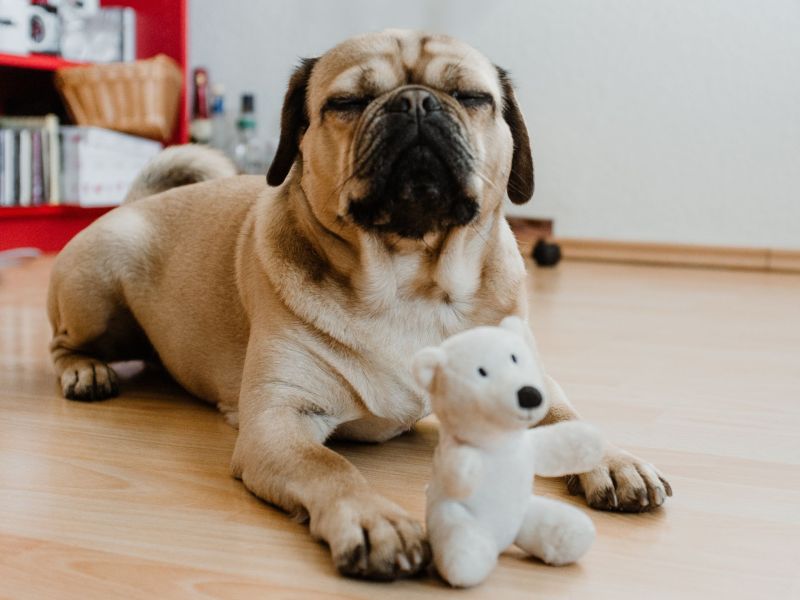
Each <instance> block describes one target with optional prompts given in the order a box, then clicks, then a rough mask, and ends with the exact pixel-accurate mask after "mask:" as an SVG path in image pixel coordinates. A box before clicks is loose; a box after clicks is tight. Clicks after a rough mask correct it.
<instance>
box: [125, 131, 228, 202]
mask: <svg viewBox="0 0 800 600" xmlns="http://www.w3.org/2000/svg"><path fill="white" fill-rule="evenodd" d="M234 175H236V167H235V166H234V164H233V162H232V161H231V160H230V159H229V158H228V157H227V156H225V155H224V154H222V152H219V151H218V150H213V149H212V148H209V147H207V146H198V145H196V144H186V145H184V146H172V147H170V148H167V149H166V150H164V151H163V152H161V153H160V154H159V155H158V156H156V157H155V158H154V159H153V160H151V161H150V162H149V163H147V165H145V167H144V169H142V172H141V173H139V175H137V176H136V179H135V180H134V181H133V184H132V185H131V189H130V190H129V191H128V195H127V196H125V202H132V201H134V200H138V199H139V198H144V197H145V196H152V195H153V194H158V193H159V192H164V191H166V190H169V189H171V188H174V187H178V186H181V185H189V184H190V183H199V182H201V181H208V180H210V179H219V178H221V177H232V176H234Z"/></svg>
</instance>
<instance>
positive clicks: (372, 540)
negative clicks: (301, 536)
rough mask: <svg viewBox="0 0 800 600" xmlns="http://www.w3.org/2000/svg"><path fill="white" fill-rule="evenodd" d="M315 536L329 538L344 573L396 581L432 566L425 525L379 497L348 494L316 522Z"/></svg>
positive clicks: (334, 503) (333, 554)
mask: <svg viewBox="0 0 800 600" xmlns="http://www.w3.org/2000/svg"><path fill="white" fill-rule="evenodd" d="M311 532H312V534H313V535H314V536H315V537H318V538H320V539H323V540H325V541H326V542H327V543H328V545H329V546H330V549H331V554H332V556H333V562H334V564H335V565H336V568H337V569H338V570H339V572H341V573H342V574H343V575H347V576H350V577H363V578H365V579H377V580H392V579H397V578H399V577H409V576H412V575H416V574H417V573H419V572H421V571H422V570H423V569H425V568H426V567H427V566H428V564H429V563H430V559H431V551H430V546H429V545H428V541H427V539H426V537H425V532H424V531H423V529H422V526H421V525H420V524H419V523H417V522H416V521H414V520H413V519H411V518H410V517H409V516H408V515H407V514H406V512H405V511H404V510H403V509H402V508H400V507H399V506H397V505H396V504H394V503H392V502H390V501H388V500H386V499H385V498H382V497H381V496H379V495H377V494H372V493H365V494H361V495H354V496H346V497H343V498H339V499H338V500H335V501H333V502H332V503H331V504H330V505H329V506H327V507H325V508H324V509H323V510H322V511H320V513H319V515H317V516H316V518H313V517H312V519H311Z"/></svg>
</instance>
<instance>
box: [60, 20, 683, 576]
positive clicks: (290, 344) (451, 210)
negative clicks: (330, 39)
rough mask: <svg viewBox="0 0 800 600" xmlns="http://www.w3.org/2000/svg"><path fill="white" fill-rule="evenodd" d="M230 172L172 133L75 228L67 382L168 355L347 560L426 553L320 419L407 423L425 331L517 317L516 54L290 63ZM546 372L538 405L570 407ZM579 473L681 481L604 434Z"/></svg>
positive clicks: (384, 427)
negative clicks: (110, 203)
mask: <svg viewBox="0 0 800 600" xmlns="http://www.w3.org/2000/svg"><path fill="white" fill-rule="evenodd" d="M232 175H233V169H232V167H231V166H230V165H229V163H227V162H226V160H225V159H224V158H222V157H221V156H216V155H214V154H213V153H212V152H211V151H210V150H204V149H202V148H192V147H179V148H173V149H169V150H167V151H165V152H164V153H163V154H162V155H161V156H160V157H158V158H157V159H156V160H155V162H154V163H153V164H151V165H150V166H148V167H146V169H145V172H144V173H142V174H141V176H140V177H139V178H138V180H137V181H136V183H135V184H134V186H133V188H132V191H131V194H130V195H129V198H128V201H127V202H126V203H125V204H124V205H123V206H121V207H119V208H117V209H116V210H114V211H111V212H110V213H108V214H107V215H105V216H103V217H102V218H100V219H99V220H97V221H96V222H95V223H94V224H92V225H91V226H90V227H88V228H87V229H85V230H84V231H83V232H81V233H80V234H78V235H77V236H76V237H75V238H74V239H73V240H72V241H71V242H70V243H69V244H68V245H67V246H66V247H65V248H64V250H63V251H62V252H61V254H60V255H59V257H58V258H57V260H56V262H55V265H54V268H53V273H52V277H51V283H50V289H49V294H48V312H49V318H50V321H51V324H52V328H53V338H52V342H51V346H50V348H51V354H52V358H53V362H54V365H55V369H56V372H57V375H58V377H59V380H60V384H61V387H62V391H63V394H64V395H65V396H66V397H67V398H70V399H74V400H100V399H103V398H108V397H111V396H113V395H115V394H117V393H118V378H117V375H116V374H115V372H114V371H113V369H112V368H111V367H110V366H109V363H110V362H112V361H119V360H127V359H157V360H158V361H159V362H160V363H161V364H163V366H164V367H165V368H166V370H167V371H168V372H169V373H170V374H171V375H172V376H173V377H174V378H175V379H176V380H177V381H178V382H179V383H180V384H181V385H182V386H183V387H184V388H185V389H186V390H188V391H189V392H191V393H192V394H194V395H195V396H197V397H199V398H202V399H204V400H207V401H208V402H212V403H214V404H216V405H217V406H218V407H219V409H220V410H221V411H222V412H223V413H224V414H225V415H226V417H227V419H228V420H229V421H230V422H231V423H232V424H234V425H237V426H238V436H237V440H236V445H235V449H234V453H233V458H232V471H233V474H234V475H235V476H236V477H238V478H240V479H241V480H242V482H243V483H244V485H245V486H246V487H247V489H249V490H250V491H251V492H252V493H254V494H256V495H257V496H259V497H260V498H263V499H264V500H266V501H268V502H270V503H272V504H273V505H276V506H278V507H280V508H281V509H283V510H285V511H287V512H289V513H291V514H294V515H298V516H301V517H307V518H308V519H309V525H310V530H311V533H312V535H314V536H315V537H316V538H318V539H321V540H323V541H324V542H326V543H327V544H328V546H329V547H330V551H331V554H332V557H333V561H334V563H335V565H336V567H337V568H338V569H339V571H340V572H341V573H343V574H345V575H350V576H357V577H365V578H372V579H394V578H397V577H403V576H410V575H413V574H416V573H419V572H420V571H422V570H423V569H424V568H425V566H426V564H427V563H428V561H429V559H430V551H429V547H428V544H427V542H426V539H425V534H424V531H423V529H422V527H421V526H420V525H419V524H418V523H417V522H415V521H414V520H412V519H410V518H409V516H408V515H407V514H406V513H405V512H404V511H403V510H402V509H401V508H400V507H398V506H397V505H395V504H394V503H392V502H390V501H388V500H387V499H385V498H383V497H381V496H380V495H378V494H376V493H375V492H374V491H372V490H371V489H370V487H369V485H368V483H367V481H366V480H365V479H364V477H363V476H362V475H361V474H360V473H359V472H358V471H357V470H356V469H355V467H354V466H353V465H351V464H350V463H349V462H348V461H346V460H345V459H344V458H343V457H342V456H340V455H339V454H337V453H335V452H334V451H333V450H331V449H329V448H327V447H326V446H325V441H326V440H328V439H330V438H332V437H337V438H346V439H354V440H365V441H373V442H380V441H384V440H387V439H389V438H392V437H393V436H396V435H398V434H399V433H401V432H404V431H406V430H408V429H410V428H411V427H412V426H413V425H414V423H415V422H416V421H417V420H418V419H420V418H422V417H423V416H425V415H427V414H428V413H429V411H430V406H429V404H428V400H427V399H426V398H425V396H424V394H423V393H422V391H421V390H420V389H418V388H417V387H416V386H415V385H414V383H413V379H412V377H411V373H410V361H411V357H412V356H413V354H414V352H415V351H416V350H418V349H419V348H422V347H423V346H430V345H437V344H439V343H440V342H441V341H442V340H443V339H445V338H446V337H448V336H450V335H452V334H454V333H457V332H459V331H462V330H464V329H467V328H469V327H473V326H477V325H496V324H497V323H499V322H500V321H501V319H503V318H504V317H506V316H509V315H518V316H521V317H523V318H524V317H525V315H526V311H527V300H526V297H525V277H526V275H525V267H524V262H523V259H522V257H521V255H520V252H519V250H518V247H517V244H516V241H515V239H514V236H513V234H512V232H511V230H510V228H509V226H508V224H507V222H506V221H505V219H504V217H503V201H504V197H505V195H506V194H507V195H508V197H509V198H510V199H511V201H513V202H515V203H523V202H526V201H528V200H529V199H530V197H531V196H532V194H533V188H534V171H533V161H532V158H531V150H530V142H529V138H528V133H527V129H526V126H525V121H524V119H523V116H522V113H521V112H520V109H519V106H518V103H517V100H516V98H515V95H514V90H513V87H512V84H511V81H510V79H509V76H508V74H507V73H506V72H505V71H504V70H502V69H500V68H498V67H496V66H495V65H493V64H492V63H491V62H490V61H489V60H488V59H487V58H485V57H484V56H483V55H482V54H480V53H479V52H478V51H476V50H474V49H473V48H471V47H470V46H468V45H466V44H465V43H462V42H460V41H457V40H455V39H452V38H450V37H447V36H444V35H428V34H424V33H420V32H415V31H394V30H392V31H385V32H381V33H373V34H367V35H362V36H358V37H354V38H351V39H349V40H347V41H345V42H343V43H342V44H340V45H339V46H336V47H335V48H333V49H332V50H330V51H329V52H327V53H325V54H324V55H322V56H321V57H319V58H314V59H309V60H304V61H303V62H302V63H301V64H300V66H299V67H298V68H297V69H296V70H295V71H294V74H293V75H292V76H291V80H290V81H289V86H288V90H287V92H286V96H285V99H284V104H283V109H282V115H281V134H280V140H279V145H278V149H277V153H276V155H275V158H274V160H273V162H272V164H271V166H270V168H269V171H268V174H267V183H268V185H265V184H264V181H263V178H261V177H257V176H239V177H233V176H232ZM547 393H548V395H549V397H550V399H551V401H552V408H551V410H550V412H549V413H548V416H547V418H546V419H545V420H544V422H545V423H552V422H556V421H562V420H566V419H576V418H577V414H576V412H575V410H574V409H573V408H572V407H571V405H570V404H569V402H568V401H567V399H566V396H565V395H564V393H563V391H562V390H561V388H560V387H559V386H558V384H556V383H555V382H554V381H552V380H548V382H547ZM568 486H569V488H570V490H571V491H572V492H573V493H582V494H584V495H585V496H586V498H587V500H588V502H589V504H590V505H591V506H594V507H597V508H605V509H617V510H623V511H641V510H645V509H650V508H654V507H656V506H659V505H660V504H662V503H663V501H664V498H665V496H668V495H671V490H670V487H669V484H668V483H667V482H666V481H665V480H664V479H663V477H662V476H661V475H660V473H659V472H658V471H657V470H656V469H655V468H654V467H652V466H651V465H650V464H648V463H647V462H644V461H642V460H639V459H638V458H635V457H634V456H632V455H630V454H628V453H626V452H624V451H622V450H620V449H617V448H615V447H611V446H609V447H607V448H606V450H605V458H604V461H603V464H602V465H601V466H600V467H599V468H597V469H595V470H594V471H591V472H589V473H586V474H582V475H580V476H575V477H571V478H569V480H568Z"/></svg>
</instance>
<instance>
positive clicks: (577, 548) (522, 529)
mask: <svg viewBox="0 0 800 600" xmlns="http://www.w3.org/2000/svg"><path fill="white" fill-rule="evenodd" d="M413 371H414V377H415V379H416V380H417V383H418V384H419V385H420V386H421V387H422V388H424V389H426V390H427V391H428V393H429V395H430V399H431V404H432V407H433V410H434V412H435V413H436V415H437V417H438V418H439V421H440V423H441V426H440V430H439V445H438V446H437V448H436V452H435V454H434V459H433V477H432V480H431V482H430V485H429V486H428V490H427V518H426V521H427V527H428V536H429V540H430V543H431V547H432V549H433V557H434V563H435V565H436V568H437V570H438V571H439V574H440V575H441V576H442V577H443V578H444V579H445V580H446V581H447V582H448V583H450V584H451V585H453V586H458V587H469V586H473V585H477V584H478V583H480V582H481V581H483V580H484V579H485V578H486V577H487V576H488V575H489V573H490V572H491V571H492V569H493V568H494V566H495V564H496V563H497V557H498V555H499V554H500V553H501V552H503V550H505V549H506V548H508V547H509V546H510V545H511V544H516V545H517V546H519V547H520V548H521V549H522V550H524V551H525V552H526V553H528V554H530V555H531V556H535V557H537V558H539V559H541V560H543V561H544V562H546V563H548V564H552V565H563V564H568V563H572V562H574V561H576V560H577V559H578V558H580V557H581V556H582V555H583V554H584V553H585V552H586V551H587V550H588V549H589V546H590V545H591V544H592V542H593V540H594V535H595V530H594V525H593V524H592V522H591V520H590V519H589V517H587V516H586V515H585V514H584V513H583V512H581V511H580V510H578V509H577V508H574V507H573V506H570V505H568V504H566V503H563V502H559V501H556V500H551V499H548V498H541V497H537V496H534V495H533V487H532V486H533V476H534V474H538V475H544V476H549V477H554V476H559V475H566V474H570V473H581V472H585V471H589V470H591V469H592V468H594V467H595V466H596V465H597V464H598V463H599V462H600V460H601V458H602V453H603V441H602V439H601V437H600V435H599V434H598V433H597V431H596V430H595V429H594V428H593V427H591V426H590V425H588V424H586V423H582V422H576V421H573V422H567V423H558V424H555V425H549V426H543V427H540V428H536V429H531V427H533V426H534V425H535V424H537V423H538V422H539V421H541V420H542V419H543V418H544V417H545V415H546V414H547V411H548V393H547V389H546V388H547V383H546V379H547V378H546V377H545V374H544V371H543V369H542V367H541V365H540V362H539V359H538V355H537V352H536V346H535V343H534V340H533V336H532V335H531V334H530V330H529V329H528V326H527V324H526V323H525V322H524V321H522V320H521V319H519V318H517V317H508V318H506V319H504V320H503V322H502V323H501V324H500V326H499V327H477V328H475V329H470V330H468V331H465V332H463V333H459V334H457V335H454V336H452V337H450V338H448V339H447V340H445V342H444V343H442V344H441V345H440V346H438V347H429V348H424V349H423V350H420V351H419V352H418V353H417V354H416V355H415V357H414V362H413Z"/></svg>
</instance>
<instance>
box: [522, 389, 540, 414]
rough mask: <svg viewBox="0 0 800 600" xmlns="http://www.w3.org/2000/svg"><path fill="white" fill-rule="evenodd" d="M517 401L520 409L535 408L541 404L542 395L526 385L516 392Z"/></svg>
mask: <svg viewBox="0 0 800 600" xmlns="http://www.w3.org/2000/svg"><path fill="white" fill-rule="evenodd" d="M517 400H519V405H520V406H521V407H522V408H536V407H537V406H539V405H540V404H541V403H542V393H541V392H540V391H539V390H537V389H536V388H535V387H531V386H529V385H526V386H525V387H523V388H520V389H519V390H518V391H517Z"/></svg>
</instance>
